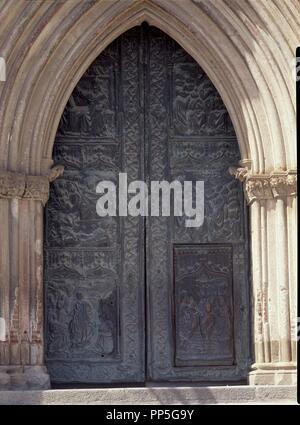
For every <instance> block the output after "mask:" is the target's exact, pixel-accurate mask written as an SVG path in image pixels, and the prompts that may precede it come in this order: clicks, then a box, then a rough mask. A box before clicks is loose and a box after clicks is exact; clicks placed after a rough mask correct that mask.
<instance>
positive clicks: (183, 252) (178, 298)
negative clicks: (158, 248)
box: [174, 245, 234, 366]
mask: <svg viewBox="0 0 300 425" xmlns="http://www.w3.org/2000/svg"><path fill="white" fill-rule="evenodd" d="M232 295H233V289H232V249H231V247H229V246H213V245H202V246H201V245H175V246H174V305H175V329H176V333H175V335H176V336H175V346H176V349H175V365H176V366H195V365H232V364H233V362H234V352H233V308H232V305H233V299H232Z"/></svg>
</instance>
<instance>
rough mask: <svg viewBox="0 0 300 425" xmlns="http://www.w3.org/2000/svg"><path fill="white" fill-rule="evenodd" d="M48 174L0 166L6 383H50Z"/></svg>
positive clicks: (0, 374)
mask: <svg viewBox="0 0 300 425" xmlns="http://www.w3.org/2000/svg"><path fill="white" fill-rule="evenodd" d="M62 170H63V169H62V167H60V166H59V167H54V168H53V169H52V170H51V171H50V173H49V174H48V175H47V176H26V175H24V174H18V173H11V172H7V171H0V241H1V243H0V389H2V390H4V389H41V388H49V386H50V380H49V375H48V373H47V370H46V368H45V366H44V364H43V362H44V349H43V345H44V341H43V321H44V320H43V207H44V205H45V203H46V202H47V200H48V196H49V181H52V180H54V179H55V178H56V177H57V176H58V175H59V174H61V173H62Z"/></svg>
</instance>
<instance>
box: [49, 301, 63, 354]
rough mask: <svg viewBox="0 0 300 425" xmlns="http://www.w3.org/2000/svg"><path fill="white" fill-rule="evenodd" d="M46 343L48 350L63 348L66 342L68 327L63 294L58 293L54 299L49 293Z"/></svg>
mask: <svg viewBox="0 0 300 425" xmlns="http://www.w3.org/2000/svg"><path fill="white" fill-rule="evenodd" d="M48 299H49V307H48V335H49V336H48V344H49V351H60V350H63V349H64V348H65V346H66V344H67V342H68V332H67V331H68V327H67V313H66V311H65V310H66V298H65V294H63V293H58V298H57V299H56V298H55V297H54V296H53V295H49V298H48Z"/></svg>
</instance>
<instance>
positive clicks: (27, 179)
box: [0, 165, 64, 206]
mask: <svg viewBox="0 0 300 425" xmlns="http://www.w3.org/2000/svg"><path fill="white" fill-rule="evenodd" d="M63 170H64V167H63V166H62V165H56V166H54V167H53V168H51V170H50V171H49V173H48V174H47V175H45V176H27V175H25V174H21V173H14V172H11V171H0V198H7V199H13V198H16V199H31V200H34V201H41V202H42V204H43V205H44V206H45V205H46V203H47V201H48V198H49V183H50V182H52V181H54V180H55V179H56V178H57V177H59V176H60V175H61V174H62V173H63Z"/></svg>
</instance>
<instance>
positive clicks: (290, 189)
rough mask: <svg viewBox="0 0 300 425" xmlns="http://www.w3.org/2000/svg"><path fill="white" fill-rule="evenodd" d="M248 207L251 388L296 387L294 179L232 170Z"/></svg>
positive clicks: (290, 173)
mask: <svg viewBox="0 0 300 425" xmlns="http://www.w3.org/2000/svg"><path fill="white" fill-rule="evenodd" d="M230 172H231V173H232V174H233V175H235V177H236V178H238V179H239V180H240V181H241V182H243V185H244V191H245V196H246V199H247V202H248V204H249V206H250V220H251V222H250V228H251V248H252V291H251V293H252V300H251V301H252V306H253V308H252V324H253V326H252V328H253V329H252V334H253V356H254V363H253V365H252V367H251V371H250V373H249V383H250V384H296V338H297V312H296V299H297V296H296V283H297V279H296V261H297V259H296V255H297V254H296V251H297V242H296V234H297V229H296V226H297V216H296V195H297V177H296V172H295V171H286V172H281V171H280V172H273V173H270V174H251V172H250V171H249V170H248V169H247V168H231V169H230Z"/></svg>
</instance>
